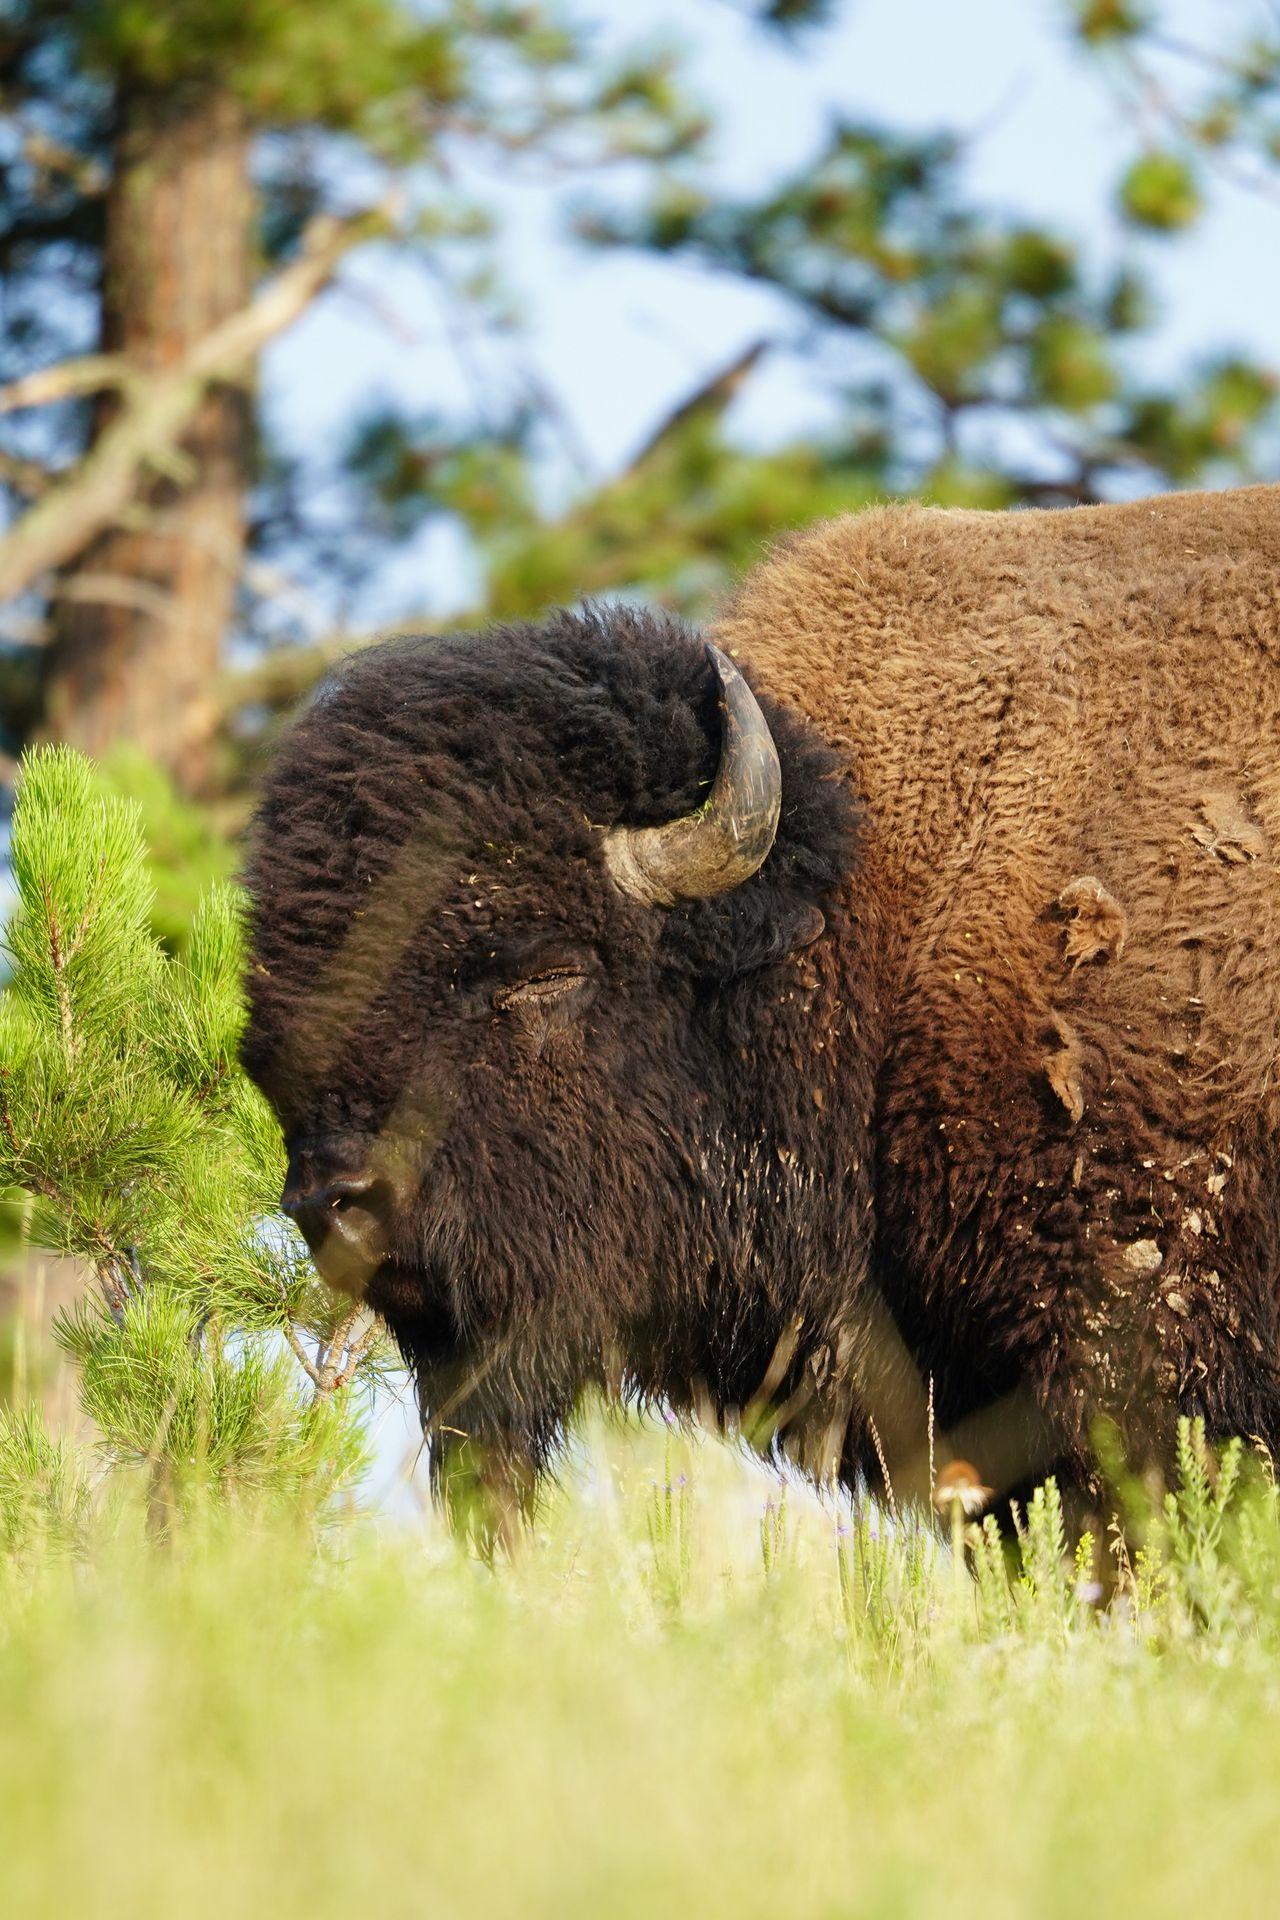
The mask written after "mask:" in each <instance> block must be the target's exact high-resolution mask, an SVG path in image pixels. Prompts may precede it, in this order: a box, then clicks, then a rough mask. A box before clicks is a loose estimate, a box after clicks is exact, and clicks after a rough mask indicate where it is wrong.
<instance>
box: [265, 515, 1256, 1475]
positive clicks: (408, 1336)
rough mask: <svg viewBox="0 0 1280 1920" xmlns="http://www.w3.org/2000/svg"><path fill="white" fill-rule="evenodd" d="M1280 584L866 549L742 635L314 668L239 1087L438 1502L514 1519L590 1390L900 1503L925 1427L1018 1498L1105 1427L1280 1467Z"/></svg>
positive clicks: (1021, 525)
mask: <svg viewBox="0 0 1280 1920" xmlns="http://www.w3.org/2000/svg"><path fill="white" fill-rule="evenodd" d="M1193 532H1194V535H1195V538H1194V539H1192V538H1190V537H1189V536H1190V534H1191V533H1193ZM1277 564H1280V499H1278V497H1277V495H1276V494H1275V493H1274V492H1272V491H1271V490H1268V489H1255V490H1252V491H1249V492H1244V493H1240V494H1238V495H1234V496H1223V495H1218V496H1204V497H1193V496H1184V497H1180V498H1175V499H1169V500H1161V501H1154V502H1140V503H1136V504H1134V505H1130V506H1124V507H1116V508H1112V507H1105V508H1090V509H1085V510H1079V511H1075V512H1071V513H1066V514H1053V515H1045V514H1030V513H1023V514H1017V515H983V514H975V513H947V514H943V513H938V512H926V511H921V510H919V509H914V508H894V509H884V510H881V511H875V512H869V513H865V514H862V515H860V516H858V517H856V518H851V519H848V520H843V521H837V522H835V523H834V524H833V525H832V526H830V527H827V528H824V529H820V530H819V531H817V532H816V533H813V534H810V535H808V536H807V537H805V538H804V539H802V540H800V541H798V542H793V543H792V544H790V545H789V546H787V547H786V548H785V549H784V550H782V551H780V552H779V553H778V554H777V555H776V556H775V557H774V558H772V559H770V560H768V561H766V562H765V563H764V565H763V566H762V567H761V568H760V569H759V570H758V571H757V572H756V573H755V574H754V575H753V576H752V577H751V578H750V579H749V580H748V581H747V582H746V584H745V585H744V586H743V588H742V589H741V591H740V592H739V594H738V596H737V598H736V600H735V601H734V602H733V604H732V605H731V606H730V607H729V608H728V609H727V610H726V612H725V614H724V616H723V618H722V620H721V622H720V624H719V626H718V628H717V630H716V633H715V636H714V639H715V644H714V645H713V646H709V645H708V644H707V642H706V640H705V639H704V638H703V637H701V636H699V635H697V634H695V633H693V632H691V631H690V630H688V629H687V628H685V627H683V626H681V625H680V624H678V623H676V622H674V621H671V620H669V619H667V618H665V617H663V616H660V615H656V614H655V615H646V614H643V613H638V612H635V611H632V610H627V609H594V610H588V611H585V612H581V613H576V614H570V613H563V614H556V615H554V616H552V617H551V618H549V619H548V620H547V621H545V622H544V623H543V624H542V625H540V626H521V627H508V628H496V629H493V630H491V631H489V632H485V633H479V634H465V635H459V636H455V637H450V638H443V639H441V638H423V639H419V640H400V641H395V642H393V643H390V644H388V645H385V646H380V647H377V648H372V649H370V650H368V651H367V652H364V653H361V654H358V655H356V656H354V657H353V658H352V659H351V660H350V661H349V662H348V663H347V664H346V665H345V666H344V667H343V668H342V669H341V670H340V671H339V672H338V673H337V674H336V675H335V676H334V678H333V680H332V681H331V683H330V684H329V685H328V686H327V687H326V688H325V689H324V691H323V693H322V695H321V697H319V698H317V699H316V700H315V702H314V703H313V704H312V706H311V707H310V708H309V710H308V711H306V712H305V713H304V714H303V715H302V717H301V718H300V719H299V720H298V722H297V723H296V725H295V726H294V728H293V730H292V732H291V734H290V735H289V737H288V738H287V740H286V741H285V744H284V746H283V747H282V749H281V752H280V754H279V757H278V759H277V761H276V764H275V766H274V768H273V770H272V773H271V777H270V779H269V781H268V784H267V787H266V791H265V794H264V797H263V801H262V806H261V809H260V813H259V816H258V820H257V825H256V833H255V845H254V853H253V858H252V865H251V869H250V874H249V880H250V886H251V890H252V895H253V900H254V918H253V955H252V963H251V966H250V970H249V974H248V985H249V994H250V1000H251V1020H250V1025H249V1029H248V1033H247V1037H246V1043H245V1044H246V1061H247V1064H248V1065H249V1067H250V1069H251V1071H252V1072H253V1073H254V1074H255V1075H256V1076H257V1077H258V1079H259V1081H260V1082H261V1084H262V1085H263V1087H264V1088H265V1089H266V1091H267V1092H268V1094H269V1096H270V1097H271V1099H272V1100H273V1102H274V1104H275V1106H276V1109H277V1111H278V1113H279V1115H280V1118H281V1122H282V1124H283V1126H284V1129H285V1132H286V1136H287V1139H288V1144H289V1153H290V1169H289V1181H288V1186H287V1189H286V1193H285V1196H284V1204H285V1206H286V1208H287V1209H288V1210H289V1211H290V1212H291V1213H292V1214H293V1216H294V1217H295V1219H296V1220H297V1221H298V1223H299V1225H300V1227H301V1228H302V1230H303V1232H304V1233H305V1234H306V1236H307V1239H308V1242H309V1244H310V1245H311V1247H312V1249H313V1252H314V1255H315V1258H316V1261H317V1264H318V1266H319V1268H320V1270H321V1272H322V1273H324V1274H325V1275H326V1276H328V1277H329V1278H330V1279H332V1281H333V1282H334V1283H335V1284H336V1285H338V1286H341V1287H344V1288H346V1289H348V1290H350V1291H352V1292H356V1293H360V1294H363V1295H366V1296H367V1297H368V1299H369V1300H370V1302H371V1303H372V1304H373V1305H374V1306H376V1307H377V1308H378V1309H380V1310H381V1312H382V1313H383V1314H384V1315H385V1317H386V1319H387V1321H388V1323H389V1324H390V1326H391V1328H392V1329H393V1331H394V1333H395V1334H396V1336H397V1338H398V1340H399V1342H400V1344H401V1346H402V1348H403V1350H404V1353H405V1355H406V1357H407V1359H408V1360H409V1362H410V1363H411V1364H412V1366H413V1367H414V1369H415V1371H416V1374H417V1379H418V1384H419V1391H420V1395H421V1401H422V1408H423V1414H424V1419H425V1421H426V1424H427V1430H428V1432H429V1434H430V1435H431V1436H432V1440H433V1447H434V1450H435V1458H436V1464H437V1471H438V1472H439V1473H441V1474H442V1475H443V1476H444V1477H445V1478H446V1479H448V1478H449V1477H450V1475H451V1474H452V1473H454V1472H455V1471H461V1467H460V1465H459V1463H460V1462H465V1463H467V1470H468V1471H471V1470H472V1469H475V1470H476V1471H487V1470H488V1467H487V1466H484V1465H482V1466H481V1467H477V1465H476V1463H478V1462H479V1463H488V1464H489V1465H492V1464H493V1463H497V1470H498V1471H500V1472H501V1474H503V1475H505V1476H506V1477H507V1479H508V1481H509V1482H510V1483H511V1484H513V1485H516V1486H519V1487H521V1488H527V1487H528V1486H529V1485H530V1484H531V1483H532V1480H533V1478H534V1476H535V1475H536V1473H537V1471H538V1469H539V1468H540V1467H542V1466H543V1465H544V1464H545V1463H546V1462H547V1460H548V1459H549V1457H550V1456H551V1454H552V1453H553V1452H554V1449H555V1447H556V1445H557V1443H558V1441H559V1439H560V1437H561V1435H562V1433H563V1431H564V1427H565V1423H566V1422H567V1420H568V1419H569V1417H570V1415H571V1414H572V1411H573V1408H574V1405H575V1402H576V1401H577V1400H578V1398H579V1397H580V1395H581V1394H582V1393H583V1391H584V1390H585V1389H586V1388H587V1387H588V1386H591V1385H596V1386H599V1387H604V1388H606V1389H608V1390H610V1391H622V1392H625V1393H628V1394H630V1395H632V1396H635V1397H638V1398H660V1399H662V1400H663V1401H665V1402H668V1403H671V1404H674V1405H675V1406H677V1407H686V1408H693V1407H695V1406H696V1407H698V1408H703V1409H706V1408H710V1409H711V1410H712V1411H714V1413H716V1414H717V1415H718V1416H719V1417H720V1418H722V1419H725V1420H737V1421H740V1422H741V1423H743V1425H744V1430H747V1429H749V1432H750V1436H751V1437H752V1438H754V1439H755V1440H756V1442H757V1444H760V1445H767V1446H769V1447H774V1448H781V1449H783V1450H785V1451H786V1452H788V1453H789V1454H791V1455H792V1456H793V1457H795V1458H796V1459H798V1460H799V1461H801V1462H802V1463H803V1464H804V1465H806V1466H807V1467H808V1468H809V1469H810V1470H811V1471H812V1472H814V1473H815V1474H819V1475H834V1476H838V1477H840V1478H841V1479H843V1480H845V1481H846V1482H848V1483H854V1482H856V1481H862V1480H869V1481H871V1482H873V1483H874V1482H875V1481H877V1480H878V1479H879V1478H880V1477H882V1475H883V1472H884V1470H885V1468H886V1466H887V1468H888V1471H889V1473H890V1474H891V1476H892V1477H893V1479H894V1481H895V1484H896V1485H897V1486H898V1489H899V1491H900V1492H908V1491H911V1490H912V1488H913V1487H915V1486H918V1485H919V1484H920V1467H921V1463H922V1462H923V1460H924V1459H925V1457H926V1449H927V1445H928V1433H927V1425H928V1413H927V1409H928V1406H929V1402H930V1399H931V1398H932V1403H933V1407H934V1409H935V1413H936V1417H937V1419H938V1421H939V1422H940V1425H941V1428H942V1439H941V1442H940V1444H941V1445H942V1447H943V1448H944V1451H945V1452H949V1453H950V1454H953V1455H955V1456H957V1457H959V1456H963V1457H964V1459H965V1460H966V1461H971V1462H973V1468H972V1472H973V1475H974V1478H975V1485H976V1484H978V1481H979V1480H980V1481H981V1484H982V1489H983V1497H984V1498H986V1497H988V1494H989V1493H990V1494H994V1493H995V1492H1000V1491H1005V1490H1007V1489H1009V1488H1010V1487H1011V1486H1014V1485H1015V1484H1016V1483H1018V1482H1019V1481H1021V1480H1023V1479H1025V1478H1027V1477H1028V1476H1030V1475H1032V1474H1037V1473H1041V1472H1043V1471H1045V1470H1047V1469H1048V1468H1050V1467H1051V1466H1056V1467H1057V1468H1058V1470H1059V1471H1066V1472H1067V1473H1069V1474H1073V1475H1074V1476H1075V1477H1076V1478H1077V1479H1078V1480H1084V1479H1087V1477H1088V1475H1089V1474H1090V1472H1091V1464H1090V1462H1091V1452H1090V1434H1091V1430H1092V1428H1093V1425H1094V1423H1095V1422H1096V1421H1097V1420H1098V1419H1100V1418H1102V1417H1106V1418H1108V1419H1110V1420H1111V1421H1113V1422H1116V1423H1118V1424H1119V1425H1120V1427H1121V1428H1122V1430H1123V1432H1124V1433H1125V1435H1126V1436H1127V1439H1128V1441H1129V1444H1130V1446H1131V1447H1132V1448H1133V1449H1134V1451H1135V1452H1147V1451H1151V1450H1155V1451H1157V1452H1158V1451H1159V1450H1160V1449H1161V1448H1162V1447H1163V1446H1164V1445H1165V1444H1166V1442H1167V1438H1168V1434H1169V1432H1170V1429H1171V1426H1172V1423H1173V1419H1174V1416H1175V1415H1176V1413H1177V1412H1178V1411H1179V1410H1184V1411H1199V1412H1203V1413H1204V1414H1205V1415H1206V1416H1207V1418H1208V1421H1209V1424H1210V1427H1211V1428H1213V1429H1215V1430H1217V1431H1220V1432H1222V1431H1227V1430H1238V1431H1243V1432H1247V1433H1251V1434H1257V1435H1260V1436H1262V1437H1263V1438H1264V1439H1266V1440H1267V1441H1269V1442H1270V1441H1272V1440H1273V1439H1274V1438H1275V1437H1276V1436H1277V1431H1278V1427H1280V1422H1278V1420H1277V1411H1278V1407H1280V1401H1278V1400H1277V1376H1276V1331H1277V1329H1276V1324H1275V1322H1276V1301H1277V1282H1278V1281H1280V1203H1278V1202H1277V1195H1278V1194H1280V1153H1278V1152H1277V1139H1278V1135H1280V1105H1278V1102H1280V1094H1278V1093H1277V1086H1278V1084H1280V1074H1277V1072H1276V1058H1275V1052H1276V1035H1277V1032H1278V1031H1280V882H1278V880H1277V866H1276V847H1277V844H1278V837H1280V765H1278V762H1280V632H1278V631H1277V629H1278V627H1280V618H1278V616H1277V612H1276V608H1277V601H1276V596H1275V593H1274V580H1275V577H1276V571H1275V570H1276V567H1277ZM1206 796H1208V798H1206ZM1210 802H1212V805H1211V804H1210ZM1210 817H1211V818H1210ZM1207 818H1210V824H1211V825H1213V826H1214V827H1215V831H1214V832H1213V833H1210V832H1209V831H1208V829H1206V828H1205V827H1204V822H1205V820H1206V819H1207ZM1224 822H1225V823H1226V825H1223V823H1224ZM1232 835H1234V843H1235V844H1238V845H1240V846H1245V847H1246V854H1247V857H1245V856H1240V857H1238V858H1236V857H1233V858H1230V859H1228V858H1225V857H1224V856H1223V853H1222V848H1223V845H1224V844H1225V843H1226V841H1227V840H1228V839H1230V838H1231V836H1232ZM1228 851H1230V849H1228ZM1138 1250H1141V1252H1142V1257H1141V1258H1138V1257H1137V1253H1138Z"/></svg>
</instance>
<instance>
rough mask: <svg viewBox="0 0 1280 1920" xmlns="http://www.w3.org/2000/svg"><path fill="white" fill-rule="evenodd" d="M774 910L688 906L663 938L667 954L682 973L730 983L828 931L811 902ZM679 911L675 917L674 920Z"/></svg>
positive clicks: (780, 959)
mask: <svg viewBox="0 0 1280 1920" xmlns="http://www.w3.org/2000/svg"><path fill="white" fill-rule="evenodd" d="M770 905H771V907H772V911H771V912H767V913H752V914H749V915H748V914H742V913H734V914H730V913H727V912H725V911H723V910H722V911H720V912H716V911H715V908H714V905H713V904H711V903H708V906H707V908H706V909H703V908H701V907H700V906H690V907H687V908H686V909H685V910H684V912H683V913H681V914H680V915H679V916H678V920H679V928H678V931H677V927H676V925H675V924H672V925H671V926H670V928H669V930H668V938H667V939H666V940H665V941H664V943H663V944H664V946H665V947H666V949H667V957H668V959H669V960H670V961H671V962H673V963H674V965H675V966H676V968H677V969H678V970H679V971H680V972H681V973H691V974H694V975H696V976H697V977H698V978H700V979H703V980H715V981H719V982H720V983H721V984H725V983H727V982H728V981H730V980H736V979H739V978H740V977H741V976H742V975H743V974H748V973H757V972H759V970H760V969H761V968H762V967H776V966H780V965H781V964H782V962H783V961H784V960H787V959H789V958H790V957H791V955H792V954H793V953H799V952H801V951H802V949H803V948H805V947H811V946H812V945H813V943H814V941H815V940H820V939H821V937H822V935H823V934H824V933H825V932H826V927H827V921H826V916H825V914H823V913H822V911H821V910H820V909H819V908H818V907H815V906H811V905H809V904H808V903H807V902H806V901H800V900H797V901H795V902H793V903H791V904H789V905H786V904H784V905H781V906H779V904H778V903H777V902H776V901H773V902H771V903H770ZM676 918H677V916H673V923H674V921H675V920H676Z"/></svg>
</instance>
